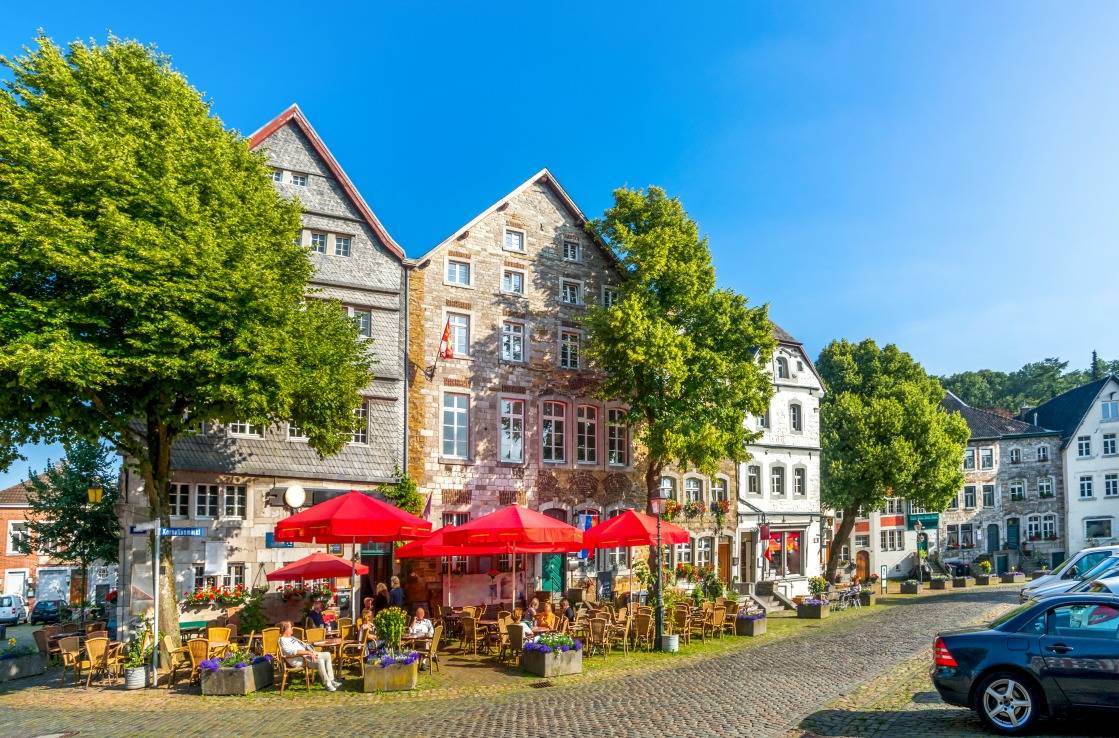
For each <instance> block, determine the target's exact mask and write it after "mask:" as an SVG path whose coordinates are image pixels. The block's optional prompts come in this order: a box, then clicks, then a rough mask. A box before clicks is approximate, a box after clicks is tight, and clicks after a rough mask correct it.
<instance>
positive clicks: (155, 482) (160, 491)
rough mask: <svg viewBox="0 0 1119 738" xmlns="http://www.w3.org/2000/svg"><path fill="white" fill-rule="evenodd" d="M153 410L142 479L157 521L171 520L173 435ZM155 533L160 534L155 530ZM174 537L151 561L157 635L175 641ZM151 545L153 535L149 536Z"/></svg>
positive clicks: (163, 543) (176, 615)
mask: <svg viewBox="0 0 1119 738" xmlns="http://www.w3.org/2000/svg"><path fill="white" fill-rule="evenodd" d="M155 417H156V415H155V413H150V414H149V416H148V418H149V420H148V433H147V437H148V458H149V464H148V465H147V466H148V469H149V470H150V474H149V475H146V476H147V479H145V483H146V484H147V486H148V503H149V504H150V505H151V508H152V514H153V516H154V518H155V519H158V520H159V522H160V525H164V526H168V525H170V524H171V515H170V497H169V494H170V482H171V442H172V436H171V434H170V433H169V432H168V429H167V426H166V425H165V424H163V423H161V422H159V421H158V420H155V419H154V418H155ZM154 535H159V531H155V532H154V533H153V536H154ZM173 540H174V539H173V538H168V539H166V540H164V541H161V543H160V556H159V558H160V560H159V562H158V564H156V562H155V561H154V558H155V557H154V549H153V556H152V558H153V562H152V565H153V566H156V565H158V566H159V568H160V577H159V594H158V596H159V623H158V628H159V635H160V638H162V637H163V636H165V635H169V636H171V639H172V640H173V641H174V642H175V644H176V645H179V644H180V643H181V642H182V641H181V638H180V635H179V598H178V596H177V594H176V592H175V560H174V556H173V550H172V541H173ZM152 543H153V545H154V538H153V539H152Z"/></svg>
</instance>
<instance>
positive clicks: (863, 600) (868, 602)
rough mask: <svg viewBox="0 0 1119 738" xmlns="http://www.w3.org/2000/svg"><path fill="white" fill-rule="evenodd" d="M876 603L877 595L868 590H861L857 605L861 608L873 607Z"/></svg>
mask: <svg viewBox="0 0 1119 738" xmlns="http://www.w3.org/2000/svg"><path fill="white" fill-rule="evenodd" d="M877 601H878V595H877V593H875V592H871V591H869V590H863V591H861V592H859V604H860V605H862V606H863V607H873V606H874V604H875V603H876V602H877Z"/></svg>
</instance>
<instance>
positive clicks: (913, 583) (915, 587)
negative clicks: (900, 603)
mask: <svg viewBox="0 0 1119 738" xmlns="http://www.w3.org/2000/svg"><path fill="white" fill-rule="evenodd" d="M920 591H921V583H920V582H918V581H917V580H916V579H906V580H905V581H904V582H902V583H901V593H902V594H903V595H915V594H917V593H918V592H920Z"/></svg>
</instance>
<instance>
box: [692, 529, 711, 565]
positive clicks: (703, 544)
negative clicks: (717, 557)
mask: <svg viewBox="0 0 1119 738" xmlns="http://www.w3.org/2000/svg"><path fill="white" fill-rule="evenodd" d="M713 548H714V539H712V538H710V537H708V536H704V537H703V538H700V539H697V540H696V547H695V563H696V566H711V550H712V549H713Z"/></svg>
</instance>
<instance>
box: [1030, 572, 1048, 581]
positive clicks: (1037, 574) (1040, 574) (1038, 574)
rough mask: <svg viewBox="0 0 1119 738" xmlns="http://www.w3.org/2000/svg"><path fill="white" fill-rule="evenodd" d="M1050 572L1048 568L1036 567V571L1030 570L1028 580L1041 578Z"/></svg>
mask: <svg viewBox="0 0 1119 738" xmlns="http://www.w3.org/2000/svg"><path fill="white" fill-rule="evenodd" d="M1052 573H1053V572H1051V571H1049V570H1048V569H1038V570H1037V571H1031V572H1030V581H1031V582H1032V581H1033V580H1035V579H1041V578H1042V577H1047V576H1049V575H1050V574H1052Z"/></svg>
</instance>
